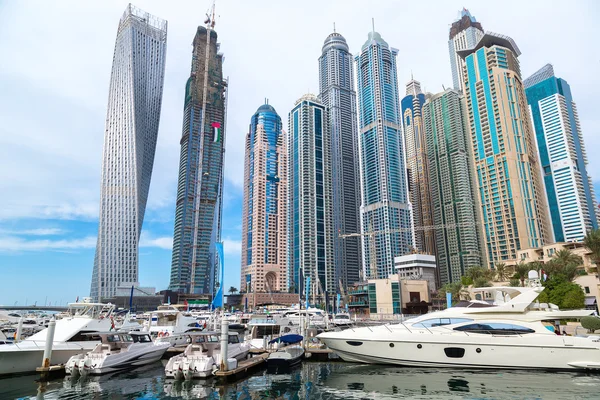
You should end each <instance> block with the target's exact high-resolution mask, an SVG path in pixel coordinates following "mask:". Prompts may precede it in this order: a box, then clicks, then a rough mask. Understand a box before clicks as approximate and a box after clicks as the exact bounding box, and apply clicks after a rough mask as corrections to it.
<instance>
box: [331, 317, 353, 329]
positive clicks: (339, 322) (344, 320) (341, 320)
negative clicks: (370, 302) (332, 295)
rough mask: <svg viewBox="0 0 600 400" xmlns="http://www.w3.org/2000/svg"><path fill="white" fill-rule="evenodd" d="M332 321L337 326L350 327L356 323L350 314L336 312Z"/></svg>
mask: <svg viewBox="0 0 600 400" xmlns="http://www.w3.org/2000/svg"><path fill="white" fill-rule="evenodd" d="M332 323H333V325H335V326H341V327H348V326H350V325H352V324H354V321H352V319H351V318H350V315H349V314H335V316H334V317H333V320H332Z"/></svg>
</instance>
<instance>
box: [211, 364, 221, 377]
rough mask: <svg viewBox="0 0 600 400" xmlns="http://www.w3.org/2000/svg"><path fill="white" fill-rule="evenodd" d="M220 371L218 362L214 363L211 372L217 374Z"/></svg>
mask: <svg viewBox="0 0 600 400" xmlns="http://www.w3.org/2000/svg"><path fill="white" fill-rule="evenodd" d="M218 371H219V368H217V365H216V364H213V366H212V371H211V373H212V374H213V375H217V372H218Z"/></svg>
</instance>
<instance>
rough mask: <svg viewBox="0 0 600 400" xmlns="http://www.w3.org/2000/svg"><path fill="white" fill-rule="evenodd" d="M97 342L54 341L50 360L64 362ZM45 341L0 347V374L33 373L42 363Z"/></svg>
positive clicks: (89, 348)
mask: <svg viewBox="0 0 600 400" xmlns="http://www.w3.org/2000/svg"><path fill="white" fill-rule="evenodd" d="M97 343H98V342H96V341H90V342H81V343H79V344H77V343H75V342H72V343H69V344H67V343H56V344H55V345H54V348H53V349H52V357H51V362H52V364H53V365H55V364H65V363H66V362H67V361H68V360H69V358H71V357H72V356H74V355H76V354H80V353H84V352H87V351H91V350H93V349H94V347H95V346H96V344H97ZM44 346H45V343H37V344H35V345H34V344H30V343H28V342H21V343H18V344H7V345H3V346H1V347H0V375H7V374H24V373H34V372H35V369H36V368H38V367H40V366H41V365H42V358H43V357H44Z"/></svg>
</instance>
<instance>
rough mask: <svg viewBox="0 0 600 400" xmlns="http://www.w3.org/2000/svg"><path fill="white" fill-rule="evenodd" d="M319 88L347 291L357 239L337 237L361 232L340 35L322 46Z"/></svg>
mask: <svg viewBox="0 0 600 400" xmlns="http://www.w3.org/2000/svg"><path fill="white" fill-rule="evenodd" d="M319 88H320V94H319V98H320V100H321V102H323V104H324V105H325V106H326V107H327V109H328V110H329V131H330V135H331V175H332V179H333V184H332V190H333V228H334V230H333V232H334V236H333V243H334V260H335V268H336V280H341V282H342V285H343V286H344V287H348V285H352V284H353V283H354V282H358V281H359V279H360V269H361V268H362V267H361V255H360V238H358V237H356V236H354V237H348V238H345V239H343V238H340V237H339V234H340V233H342V234H343V233H357V232H360V214H359V208H360V180H359V178H358V165H357V164H358V163H357V162H356V160H357V158H358V126H357V119H356V92H355V91H354V71H353V67H352V54H350V52H349V49H348V44H347V43H346V39H344V37H343V36H342V35H340V34H339V33H336V32H334V33H332V34H331V35H329V36H328V37H327V39H325V43H324V44H323V49H322V54H321V57H319Z"/></svg>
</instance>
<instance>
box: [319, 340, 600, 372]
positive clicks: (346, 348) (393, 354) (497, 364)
mask: <svg viewBox="0 0 600 400" xmlns="http://www.w3.org/2000/svg"><path fill="white" fill-rule="evenodd" d="M429 336H430V337H429V338H425V337H423V338H421V339H422V340H418V339H416V338H411V339H410V340H406V341H402V340H398V339H399V338H389V340H372V339H370V340H368V339H367V338H364V339H363V340H359V339H358V338H349V339H330V338H326V337H321V338H320V339H321V341H323V342H324V343H325V344H326V345H327V346H328V347H329V348H330V349H331V350H333V351H334V352H336V353H337V354H338V355H339V356H340V357H341V358H342V359H343V360H344V361H350V362H360V363H367V364H392V365H401V366H415V367H436V368H440V367H442V368H444V367H451V368H473V369H515V368H517V369H543V370H547V369H557V370H565V369H571V370H573V369H597V368H598V367H599V366H600V349H599V348H598V346H594V345H597V344H598V343H592V341H591V340H589V343H585V342H583V341H587V339H586V338H569V339H567V342H571V343H573V344H565V342H564V341H563V337H560V336H557V337H549V338H540V337H531V338H528V340H527V341H524V340H523V339H524V338H523V337H520V338H519V339H518V340H519V343H518V344H516V343H510V340H511V339H515V338H513V337H496V338H489V339H487V340H481V341H479V342H478V343H469V342H468V341H467V340H464V338H452V337H440V338H433V337H431V335H429ZM415 339H416V340H415ZM461 339H462V340H461ZM542 339H546V340H547V339H551V340H548V342H547V343H544V342H543V340H542ZM573 339H581V343H578V344H575V343H574V342H575V341H574V340H573ZM348 342H350V343H348ZM552 342H553V343H552ZM358 343H361V344H358ZM419 346H420V347H419Z"/></svg>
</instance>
